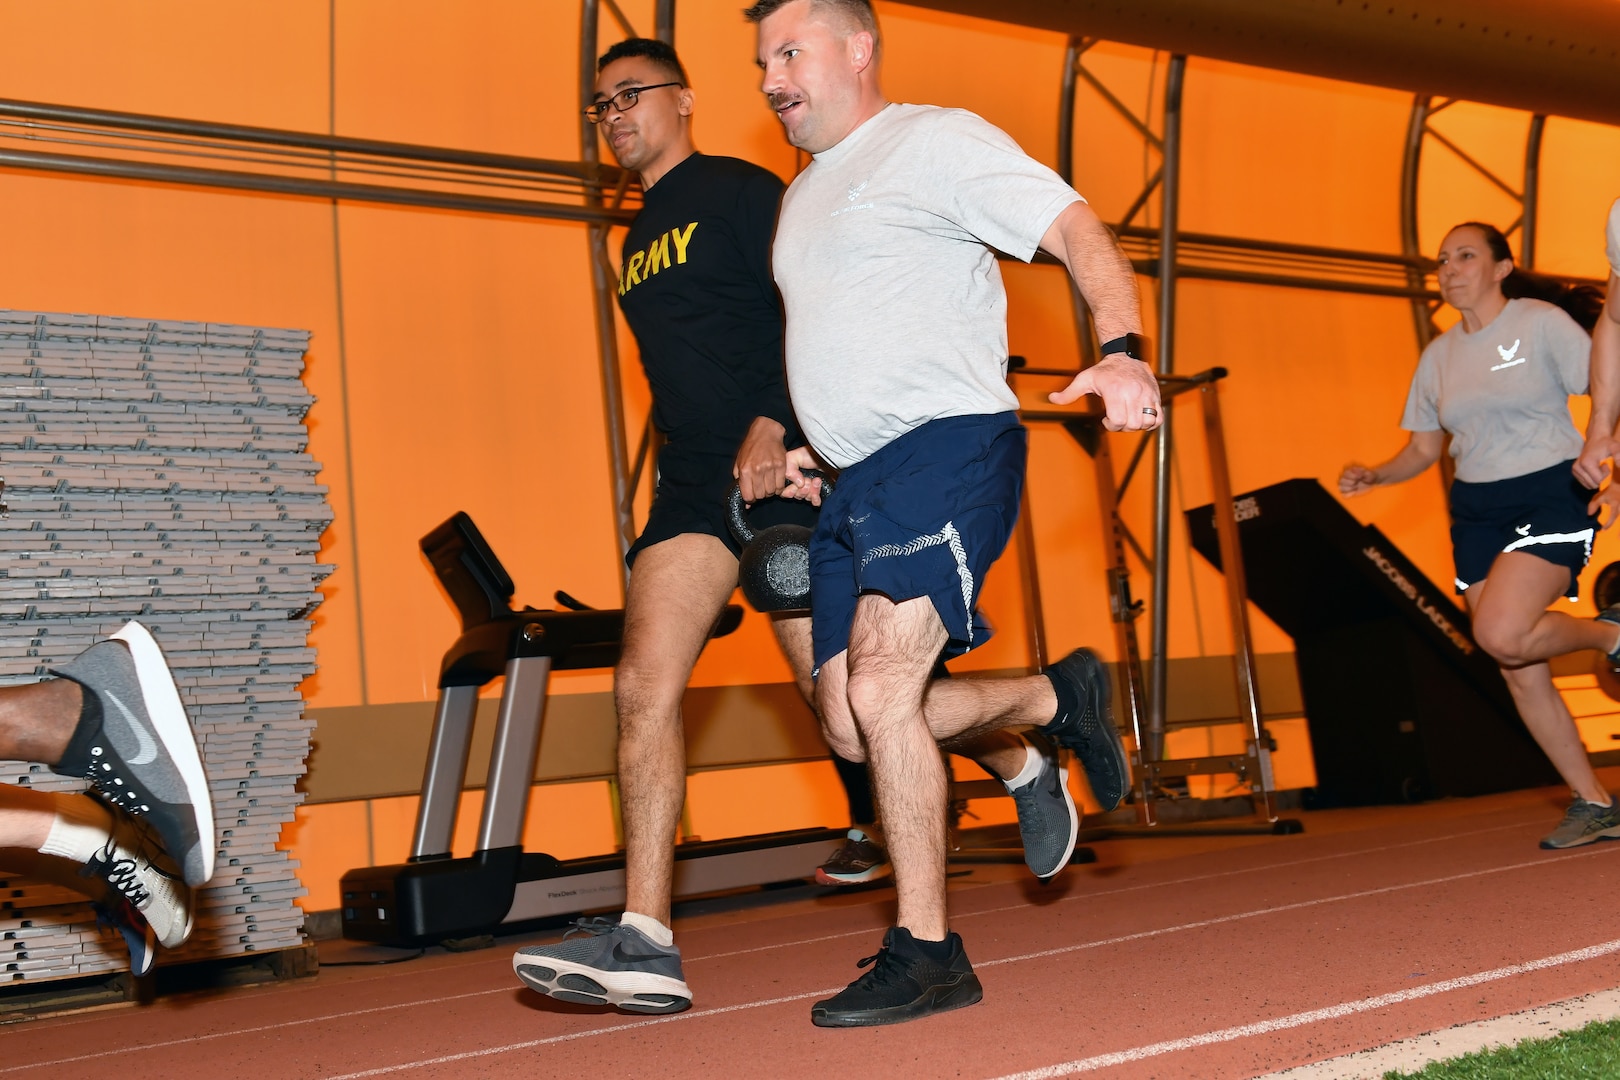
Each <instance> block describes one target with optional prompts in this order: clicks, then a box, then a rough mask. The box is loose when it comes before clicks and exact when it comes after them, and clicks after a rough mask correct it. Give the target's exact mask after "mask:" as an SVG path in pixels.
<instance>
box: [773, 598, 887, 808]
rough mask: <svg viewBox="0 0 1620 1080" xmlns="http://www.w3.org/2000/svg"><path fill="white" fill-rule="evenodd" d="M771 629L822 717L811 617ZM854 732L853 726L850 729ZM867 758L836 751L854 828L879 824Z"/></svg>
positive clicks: (777, 621)
mask: <svg viewBox="0 0 1620 1080" xmlns="http://www.w3.org/2000/svg"><path fill="white" fill-rule="evenodd" d="M771 629H772V630H773V631H775V633H776V642H777V644H778V645H780V646H781V647H782V655H783V656H785V657H786V658H787V662H788V666H789V667H791V668H792V669H793V681H794V683H795V684H796V685H797V686H798V688H799V693H800V694H802V695H804V700H805V701H806V702H807V703H808V704H809V705H810V708H811V709H812V710H813V711H816V712H817V713H818V715H819V706H818V705H817V702H816V684H815V680H814V679H813V678H811V675H810V672H811V670H812V669H813V668H814V667H815V658H814V657H815V650H814V647H813V645H812V642H811V639H810V617H809V616H808V615H792V616H778V615H773V616H772V617H771ZM850 730H851V731H853V727H852V726H851V727H850ZM865 762H866V755H865V753H864V752H863V753H862V754H861V755H860V756H859V757H849V756H846V755H844V754H841V753H839V752H838V750H837V749H833V767H834V768H835V769H836V770H837V772H838V782H839V783H840V784H842V785H843V787H844V799H845V800H846V801H847V802H848V803H849V823H850V824H851V825H864V826H868V827H870V826H873V825H875V824H876V823H877V807H876V805H875V804H874V803H873V801H872V780H871V777H870V775H869V774H868V772H867V768H866V764H865Z"/></svg>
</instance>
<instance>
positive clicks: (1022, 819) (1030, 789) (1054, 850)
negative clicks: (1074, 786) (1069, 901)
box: [1007, 732, 1080, 881]
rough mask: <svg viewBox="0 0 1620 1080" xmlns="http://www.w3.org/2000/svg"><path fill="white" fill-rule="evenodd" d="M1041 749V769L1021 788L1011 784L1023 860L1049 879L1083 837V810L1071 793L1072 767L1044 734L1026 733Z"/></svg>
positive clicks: (1010, 790) (1034, 870) (1035, 872)
mask: <svg viewBox="0 0 1620 1080" xmlns="http://www.w3.org/2000/svg"><path fill="white" fill-rule="evenodd" d="M1025 738H1027V739H1029V741H1030V742H1032V743H1034V744H1035V749H1036V750H1038V751H1040V755H1041V772H1040V775H1039V776H1037V777H1035V779H1033V780H1031V781H1030V782H1029V783H1027V784H1025V785H1024V786H1023V787H1019V788H1009V789H1008V791H1007V794H1009V795H1011V796H1012V800H1013V805H1014V806H1016V807H1017V808H1018V833H1019V835H1020V836H1022V837H1023V839H1024V862H1025V863H1027V864H1028V865H1029V868H1030V870H1032V871H1033V872H1034V874H1035V876H1036V877H1038V878H1040V879H1041V880H1042V881H1047V880H1049V879H1050V878H1051V877H1052V876H1053V875H1054V874H1056V873H1057V872H1058V871H1059V870H1062V869H1063V868H1064V867H1065V866H1067V865H1069V856H1071V855H1073V854H1074V843H1075V841H1076V840H1078V839H1079V837H1080V813H1079V811H1077V810H1076V809H1075V807H1074V796H1072V795H1070V794H1069V770H1068V768H1067V767H1066V766H1064V765H1062V764H1061V763H1060V762H1059V761H1058V755H1057V750H1056V749H1055V748H1054V747H1053V746H1052V744H1051V743H1049V742H1047V741H1046V739H1045V738H1043V737H1042V736H1041V735H1039V734H1037V733H1035V732H1031V733H1030V734H1029V735H1027V736H1025Z"/></svg>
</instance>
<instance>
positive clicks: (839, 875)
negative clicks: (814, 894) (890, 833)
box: [816, 829, 894, 885]
mask: <svg viewBox="0 0 1620 1080" xmlns="http://www.w3.org/2000/svg"><path fill="white" fill-rule="evenodd" d="M892 873H894V867H892V866H890V865H889V853H888V852H887V851H884V850H883V845H881V844H879V843H878V842H877V841H875V840H873V839H872V838H871V837H870V836H868V835H866V833H864V832H862V831H861V830H860V829H851V830H849V835H848V837H847V838H846V839H845V840H844V842H843V843H842V844H840V845H839V846H838V849H837V850H836V851H834V852H833V853H832V854H831V855H829V856H827V861H826V862H824V863H822V864H821V865H820V866H818V867H816V884H817V885H862V884H865V883H866V882H868V881H876V880H878V879H879V878H885V877H888V876H889V875H890V874H892Z"/></svg>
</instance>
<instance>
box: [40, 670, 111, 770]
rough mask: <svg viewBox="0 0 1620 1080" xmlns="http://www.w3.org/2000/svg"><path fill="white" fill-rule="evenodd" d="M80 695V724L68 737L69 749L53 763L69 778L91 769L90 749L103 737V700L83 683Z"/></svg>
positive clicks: (80, 684) (72, 680) (74, 680)
mask: <svg viewBox="0 0 1620 1080" xmlns="http://www.w3.org/2000/svg"><path fill="white" fill-rule="evenodd" d="M60 677H61V678H64V679H68V681H69V682H78V680H77V679H70V678H68V676H66V675H63V676H60ZM79 694H80V697H81V698H82V702H81V704H80V705H79V722H78V725H77V726H75V727H74V729H73V734H72V735H71V736H69V737H68V743H67V747H66V748H65V749H63V751H62V756H61V758H60V759H59V760H57V761H56V762H54V763H52V764H53V766H54V767H55V768H56V770H57V771H58V772H61V773H63V774H66V775H69V776H83V775H85V772H86V770H88V769H89V768H90V747H92V746H94V745H95V741H96V739H97V738H99V737H100V735H101V699H100V698H98V697H96V695H95V692H94V691H93V690H91V689H90V688H89V687H88V686H86V685H84V684H83V683H79Z"/></svg>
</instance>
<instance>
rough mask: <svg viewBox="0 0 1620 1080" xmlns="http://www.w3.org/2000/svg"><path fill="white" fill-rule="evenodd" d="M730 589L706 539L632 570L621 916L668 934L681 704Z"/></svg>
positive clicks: (622, 703)
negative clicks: (650, 922) (641, 918)
mask: <svg viewBox="0 0 1620 1080" xmlns="http://www.w3.org/2000/svg"><path fill="white" fill-rule="evenodd" d="M736 587H737V559H736V557H735V556H733V555H732V554H731V551H730V549H728V548H727V547H726V546H725V544H723V543H721V542H720V539H719V538H718V537H714V536H708V535H706V534H702V533H684V534H682V535H680V536H676V537H672V538H671V539H669V540H665V541H663V542H662V543H659V544H654V545H653V546H651V547H649V548H647V549H646V550H644V551H642V552H641V553H640V554H639V555H638V556H637V557H636V561H635V565H634V566H633V567H632V568H631V571H630V587H629V590H628V593H627V595H626V598H625V605H624V644H623V648H622V650H621V652H620V656H619V665H618V667H616V668H615V669H614V671H613V704H614V707H615V708H616V709H617V711H618V714H619V792H620V795H619V797H620V800H621V803H622V807H621V812H622V814H623V818H624V848H625V884H626V892H625V910H626V911H629V912H634V913H636V914H638V915H645V916H647V917H648V918H651V919H656V920H657V921H658V922H660V923H662V924H664V925H665V926H666V927H667V926H668V925H669V906H670V889H671V882H672V879H673V877H674V873H675V852H674V846H673V845H674V842H675V830H676V827H677V825H678V824H679V822H680V816H681V807H682V805H683V804H684V803H685V801H686V745H685V741H684V734H683V729H682V726H681V697H682V696H683V695H684V694H685V693H686V684H687V683H688V682H689V681H690V680H691V678H692V669H693V668H694V667H695V666H696V665H697V660H698V656H699V654H701V653H702V652H703V646H704V644H705V643H706V642H707V641H708V639H709V631H710V630H712V629H713V628H714V622H715V620H716V619H718V618H719V617H720V612H721V611H722V610H723V609H724V608H725V605H726V601H727V600H729V599H730V598H731V593H732V590H734V589H735V588H736Z"/></svg>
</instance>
